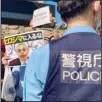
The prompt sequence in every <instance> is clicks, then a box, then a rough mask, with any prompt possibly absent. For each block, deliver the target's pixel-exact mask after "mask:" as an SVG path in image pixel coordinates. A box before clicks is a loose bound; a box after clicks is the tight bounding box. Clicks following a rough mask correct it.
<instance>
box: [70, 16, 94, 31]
mask: <svg viewBox="0 0 102 102" xmlns="http://www.w3.org/2000/svg"><path fill="white" fill-rule="evenodd" d="M93 21H94V20H92V19H89V18H85V17H84V18H83V17H82V18H81V17H80V18H72V19H69V20H68V29H69V28H73V27H76V26H91V27H92V28H95V26H94V22H93Z"/></svg>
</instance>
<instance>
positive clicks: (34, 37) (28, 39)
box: [4, 30, 44, 66]
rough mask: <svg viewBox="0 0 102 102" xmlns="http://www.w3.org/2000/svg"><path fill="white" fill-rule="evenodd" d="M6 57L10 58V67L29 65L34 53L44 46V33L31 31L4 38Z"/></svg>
mask: <svg viewBox="0 0 102 102" xmlns="http://www.w3.org/2000/svg"><path fill="white" fill-rule="evenodd" d="M4 42H5V45H6V55H8V56H9V57H10V59H9V66H17V65H23V64H25V63H27V61H28V59H29V57H30V55H31V53H32V51H33V50H34V49H35V48H39V47H41V46H42V45H44V36H43V31H41V30H38V31H30V32H25V33H21V34H15V35H12V36H7V37H5V38H4Z"/></svg>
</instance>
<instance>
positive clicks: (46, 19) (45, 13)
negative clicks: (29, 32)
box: [33, 6, 51, 27]
mask: <svg viewBox="0 0 102 102" xmlns="http://www.w3.org/2000/svg"><path fill="white" fill-rule="evenodd" d="M33 20H34V22H33V27H37V26H41V25H44V24H48V23H51V22H50V9H49V6H46V7H43V8H40V9H37V10H35V11H34V13H33Z"/></svg>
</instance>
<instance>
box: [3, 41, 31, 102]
mask: <svg viewBox="0 0 102 102" xmlns="http://www.w3.org/2000/svg"><path fill="white" fill-rule="evenodd" d="M15 50H16V53H17V55H18V58H17V59H14V60H12V61H11V62H10V63H9V66H11V67H12V75H13V80H14V85H15V89H16V93H17V95H16V97H15V102H18V101H22V99H23V83H24V82H23V81H24V73H25V68H26V63H27V60H28V58H29V57H28V55H29V49H28V47H27V45H26V44H24V43H20V44H17V46H16V48H15ZM9 59H10V57H9V56H6V55H5V56H4V57H3V58H2V63H3V64H4V65H8V60H9ZM16 65H19V66H16ZM20 65H21V66H20ZM5 68H7V67H5ZM13 90H14V88H9V89H8V91H9V92H10V93H12V92H14V91H13Z"/></svg>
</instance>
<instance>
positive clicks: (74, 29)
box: [23, 0, 101, 102]
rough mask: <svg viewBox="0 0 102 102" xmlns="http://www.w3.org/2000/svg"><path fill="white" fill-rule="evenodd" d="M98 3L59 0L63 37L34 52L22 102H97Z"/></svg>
mask: <svg viewBox="0 0 102 102" xmlns="http://www.w3.org/2000/svg"><path fill="white" fill-rule="evenodd" d="M100 10H101V6H100V1H99V0H98V1H95V0H60V1H59V2H58V12H59V13H60V14H61V17H62V19H63V21H65V22H66V23H67V24H68V28H67V30H66V32H65V33H64V37H62V38H61V39H59V40H56V41H52V42H50V43H49V44H47V45H45V46H43V47H41V48H39V49H36V50H34V52H33V53H32V55H31V57H30V59H29V61H28V64H27V68H26V73H25V81H24V95H23V96H24V97H23V98H24V99H23V100H24V101H41V100H42V101H44V102H45V101H100V100H101V38H100V36H99V35H98V34H97V32H96V31H95V29H96V25H97V22H98V21H99V20H100V16H99V15H100Z"/></svg>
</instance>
